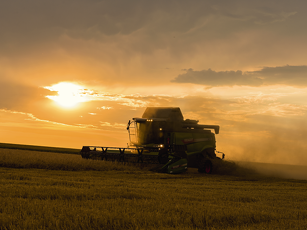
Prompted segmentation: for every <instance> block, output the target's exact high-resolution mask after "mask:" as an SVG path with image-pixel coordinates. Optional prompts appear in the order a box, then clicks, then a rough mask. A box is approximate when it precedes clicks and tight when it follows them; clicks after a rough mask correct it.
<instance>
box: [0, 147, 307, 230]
mask: <svg viewBox="0 0 307 230" xmlns="http://www.w3.org/2000/svg"><path fill="white" fill-rule="evenodd" d="M0 166H1V167H0V181H1V187H0V204H1V205H0V229H1V230H2V229H306V228H307V209H306V207H307V199H306V194H307V181H304V180H290V179H281V178H273V177H266V176H261V175H257V174H253V173H251V174H249V171H244V170H241V171H240V170H236V173H234V175H226V174H225V171H224V173H221V174H218V175H204V174H199V173H197V170H194V169H189V170H188V171H187V172H186V173H184V174H180V175H169V174H160V173H155V172H151V171H148V169H146V168H140V167H137V166H133V165H124V164H121V163H116V162H104V161H93V160H85V159H82V158H81V157H80V156H79V155H72V154H59V153H45V152H37V151H35V152H31V151H23V150H9V149H0ZM230 168H232V169H234V168H233V165H232V166H231V167H230ZM228 170H230V169H228ZM238 172H241V173H242V174H241V175H240V174H239V173H238Z"/></svg>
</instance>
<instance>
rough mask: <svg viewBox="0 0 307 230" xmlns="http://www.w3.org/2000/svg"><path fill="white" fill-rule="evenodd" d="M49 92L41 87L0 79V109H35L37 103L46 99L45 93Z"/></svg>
mask: <svg viewBox="0 0 307 230" xmlns="http://www.w3.org/2000/svg"><path fill="white" fill-rule="evenodd" d="M47 93H49V94H50V92H49V91H48V90H47V89H44V88H41V87H34V86H29V85H23V84H20V83H18V82H11V81H8V80H0V109H11V110H19V111H24V109H26V108H31V107H32V109H34V110H35V109H36V108H35V107H36V106H37V103H41V102H42V101H48V99H47V98H45V95H46V94H47Z"/></svg>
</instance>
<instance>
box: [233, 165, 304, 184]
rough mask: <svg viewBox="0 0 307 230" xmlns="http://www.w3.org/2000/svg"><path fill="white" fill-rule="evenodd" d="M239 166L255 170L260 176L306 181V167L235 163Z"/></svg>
mask: <svg viewBox="0 0 307 230" xmlns="http://www.w3.org/2000/svg"><path fill="white" fill-rule="evenodd" d="M236 163H237V164H238V165H239V166H241V167H244V168H248V169H252V170H255V171H256V172H258V173H260V174H264V175H267V176H273V177H281V178H287V179H298V180H307V166H305V165H287V164H270V163H256V162H242V161H238V162H236Z"/></svg>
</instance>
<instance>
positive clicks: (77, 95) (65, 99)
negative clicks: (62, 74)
mask: <svg viewBox="0 0 307 230" xmlns="http://www.w3.org/2000/svg"><path fill="white" fill-rule="evenodd" d="M44 88H45V89H48V90H50V91H56V92H57V93H58V95H55V96H46V97H47V98H49V99H51V100H53V101H55V102H56V103H58V104H59V105H60V106H62V107H65V108H71V107H75V106H76V105H77V104H78V103H80V102H85V101H87V99H86V97H85V95H84V93H83V92H84V87H82V86H80V85H77V84H75V83H70V82H60V83H58V84H56V85H53V86H46V87H44Z"/></svg>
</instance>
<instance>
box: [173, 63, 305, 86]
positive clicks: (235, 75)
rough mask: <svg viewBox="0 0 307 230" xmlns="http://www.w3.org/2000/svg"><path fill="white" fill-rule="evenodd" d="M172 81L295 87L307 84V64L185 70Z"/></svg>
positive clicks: (207, 84)
mask: <svg viewBox="0 0 307 230" xmlns="http://www.w3.org/2000/svg"><path fill="white" fill-rule="evenodd" d="M171 82H177V83H193V84H201V85H206V86H207V87H220V86H229V87H231V86H251V87H259V86H267V85H287V86H294V87H306V86H307V66H306V65H301V66H290V65H286V66H277V67H264V68H262V69H261V70H257V71H246V72H242V71H241V70H237V71H214V70H211V69H208V70H201V71H195V70H193V69H188V70H185V73H184V74H180V75H178V76H177V77H176V78H175V79H173V80H172V81H171Z"/></svg>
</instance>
